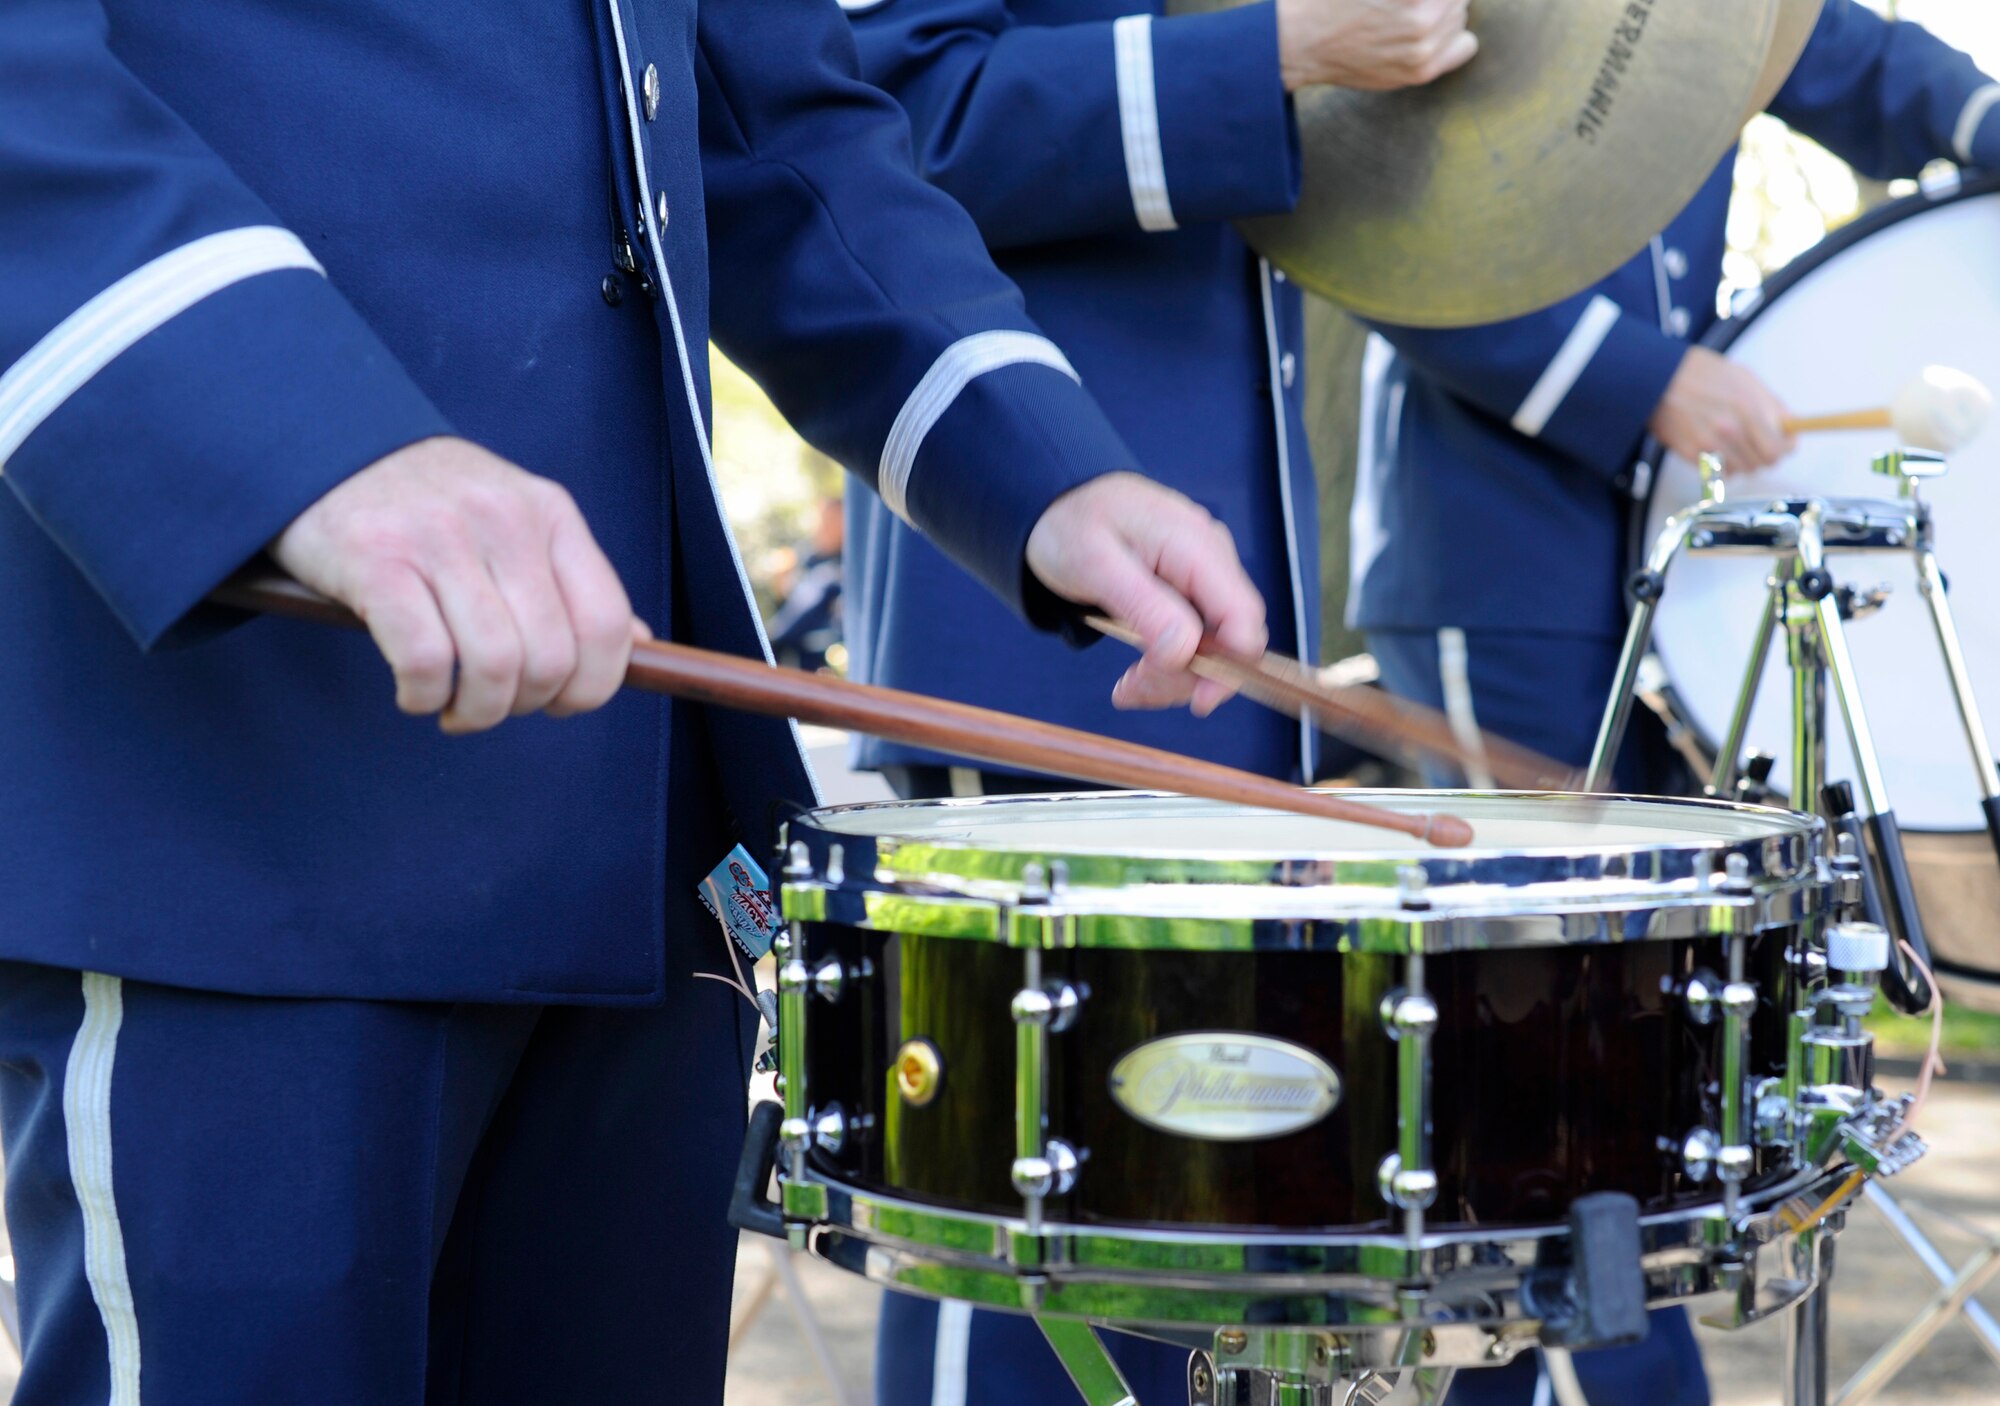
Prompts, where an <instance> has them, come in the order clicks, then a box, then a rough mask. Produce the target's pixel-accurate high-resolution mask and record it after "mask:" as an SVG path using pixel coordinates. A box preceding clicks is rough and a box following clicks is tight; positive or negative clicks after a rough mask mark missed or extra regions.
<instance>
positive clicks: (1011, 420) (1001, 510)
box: [908, 363, 1138, 629]
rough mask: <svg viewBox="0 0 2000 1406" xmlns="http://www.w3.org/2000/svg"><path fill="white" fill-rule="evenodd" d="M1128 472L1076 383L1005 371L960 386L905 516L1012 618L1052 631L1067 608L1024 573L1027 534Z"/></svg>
mask: <svg viewBox="0 0 2000 1406" xmlns="http://www.w3.org/2000/svg"><path fill="white" fill-rule="evenodd" d="M1137 468H1138V460H1137V459H1136V458H1135V457H1134V456H1133V454H1132V451H1131V450H1130V449H1128V448H1127V447H1126V446H1125V443H1124V441H1123V440H1122V439H1121V438H1119V435H1118V432H1117V431H1116V430H1114V429H1113V428H1112V427H1111V424H1110V422H1109V421H1108V420H1106V419H1105V418H1104V412H1103V411H1102V410H1100V409H1099V408H1098V406H1097V402H1096V401H1094V400H1093V399H1091V397H1090V395H1089V394H1088V393H1087V392H1086V391H1084V390H1083V389H1082V387H1080V386H1079V385H1077V384H1076V382H1074V381H1072V380H1071V379H1069V377H1068V376H1066V375H1064V374H1063V373H1062V372H1061V371H1059V370H1057V369H1055V368H1053V367H1050V366H1046V365H1040V364H1031V363H1030V364H1020V365H1013V366H1006V367H1002V368H1000V369H999V370H996V371H991V372H988V373H987V374H985V375H982V376H980V377H978V378H977V379H975V380H974V381H972V382H971V383H970V384H969V385H967V386H966V387H965V389H964V390H963V391H962V392H961V393H960V394H959V396H958V399H957V400H956V401H955V402H953V404H952V406H951V408H950V409H949V410H947V411H946V412H945V414H944V416H943V418H942V419H940V420H939V421H938V423H937V426H936V429H935V430H934V431H933V432H932V433H931V434H930V435H929V436H928V437H927V439H926V441H925V444H924V447H923V449H922V450H921V451H920V452H919V453H918V455H917V458H916V464H915V468H914V470H913V471H912V473H911V475H910V483H909V496H908V505H909V510H910V517H911V520H912V521H913V522H914V523H915V525H916V527H917V528H918V530H920V531H921V532H923V533H924V535H925V536H927V537H929V538H931V539H932V540H933V541H935V542H936V543H937V544H938V545H939V546H940V547H942V548H944V550H945V551H947V552H948V553H950V554H951V555H952V556H953V557H954V558H955V559H957V561H958V562H959V564H960V565H961V566H963V567H965V569H966V570H968V571H970V572H971V573H972V574H973V575H974V576H975V577H977V578H978V579H979V580H980V581H981V582H982V583H983V584H984V585H985V586H986V588H987V589H988V590H990V591H992V592H993V593H994V594H995V595H997V596H998V597H1000V599H1001V600H1003V601H1005V602H1006V603H1007V605H1008V607H1009V608H1010V609H1012V610H1013V611H1014V612H1015V613H1016V614H1018V615H1020V616H1021V617H1022V618H1023V619H1025V620H1027V621H1028V622H1029V623H1031V624H1033V625H1035V626H1037V627H1038V628H1041V629H1056V628H1059V627H1060V626H1061V624H1062V620H1063V617H1064V614H1065V612H1066V611H1067V609H1068V607H1067V606H1066V605H1065V604H1064V603H1063V602H1062V601H1060V600H1059V599H1058V598H1057V597H1056V596H1055V595H1053V594H1052V593H1051V592H1049V591H1047V590H1046V589H1045V588H1043V587H1042V586H1041V585H1040V584H1039V583H1038V582H1036V581H1035V580H1034V579H1033V577H1032V576H1031V574H1030V573H1029V571H1028V568H1027V551H1028V535H1029V533H1031V532H1032V531H1033V530H1034V527H1035V524H1036V523H1037V522H1039V521H1041V518H1042V514H1043V513H1045V512H1047V511H1048V508H1049V505H1050V504H1051V503H1053V502H1055V500H1056V499H1058V498H1060V497H1061V496H1062V495H1063V494H1065V493H1067V492H1069V491H1070V490H1071V489H1072V488H1076V487H1078V486H1080V485H1081V484H1084V483H1087V482H1089V481H1090V480H1091V479H1093V478H1098V477H1100V476H1102V475H1104V474H1107V473H1113V472H1116V471H1118V470H1121V469H1137Z"/></svg>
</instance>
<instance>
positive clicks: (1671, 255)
mask: <svg viewBox="0 0 2000 1406" xmlns="http://www.w3.org/2000/svg"><path fill="white" fill-rule="evenodd" d="M1660 262H1661V263H1663V264H1665V265H1666V266H1667V277H1668V278H1686V277H1687V272H1688V256H1687V255H1686V254H1684V253H1682V252H1681V251H1680V250H1678V249H1669V250H1667V252H1666V253H1665V255H1663V256H1662V257H1661V260H1660Z"/></svg>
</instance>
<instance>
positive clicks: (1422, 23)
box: [1278, 0, 1479, 93]
mask: <svg viewBox="0 0 2000 1406" xmlns="http://www.w3.org/2000/svg"><path fill="white" fill-rule="evenodd" d="M1466 3H1467V0H1278V71H1279V73H1280V75H1281V76H1282V77H1283V79H1284V82H1285V91H1286V92H1288V93H1295V92H1297V91H1298V90H1299V89H1301V88H1307V87H1311V86H1312V85H1313V84H1316V83H1332V84H1335V85H1337V86H1339V87H1342V88H1360V89H1364V90H1366V91H1368V92H1372V93H1379V92H1386V91H1387V90H1389V89H1391V88H1408V87H1412V86H1414V85H1416V84H1419V83H1428V82H1430V81H1431V80H1432V79H1433V78H1440V77H1442V76H1443V75H1445V74H1447V73H1450V72H1451V71H1452V70H1453V69H1455V68H1458V67H1459V66H1460V65H1462V64H1464V63H1465V62H1466V61H1467V60H1469V59H1470V58H1471V57H1472V56H1473V55H1474V54H1476V53H1478V52H1479V40H1478V39H1477V38H1475V37H1474V36H1473V35H1472V34H1471V33H1470V32H1468V31H1467V30H1466V27H1465V8H1466Z"/></svg>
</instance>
